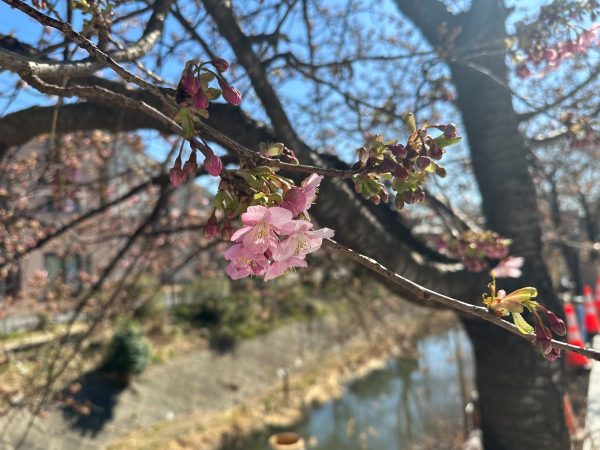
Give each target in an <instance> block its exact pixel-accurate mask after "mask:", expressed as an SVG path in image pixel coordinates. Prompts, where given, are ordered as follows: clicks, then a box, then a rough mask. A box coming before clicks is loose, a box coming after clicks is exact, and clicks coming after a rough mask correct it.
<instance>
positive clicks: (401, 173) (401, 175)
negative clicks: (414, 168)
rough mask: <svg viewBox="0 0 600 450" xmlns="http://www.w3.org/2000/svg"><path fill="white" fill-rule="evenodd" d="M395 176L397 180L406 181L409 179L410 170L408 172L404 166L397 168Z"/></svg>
mask: <svg viewBox="0 0 600 450" xmlns="http://www.w3.org/2000/svg"><path fill="white" fill-rule="evenodd" d="M394 175H395V176H396V178H398V179H400V180H402V181H404V180H406V179H407V178H408V170H406V169H405V168H404V167H402V166H397V167H396V170H395V171H394Z"/></svg>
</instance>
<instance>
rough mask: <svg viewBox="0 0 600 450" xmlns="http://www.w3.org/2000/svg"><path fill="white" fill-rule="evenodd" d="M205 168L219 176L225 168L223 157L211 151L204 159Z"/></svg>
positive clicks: (213, 174)
mask: <svg viewBox="0 0 600 450" xmlns="http://www.w3.org/2000/svg"><path fill="white" fill-rule="evenodd" d="M204 169H205V170H206V171H207V172H208V173H209V174H211V175H212V176H213V177H218V176H219V175H220V174H221V170H223V163H222V162H221V158H219V157H218V156H217V155H215V154H214V153H211V154H210V155H208V156H207V157H206V159H205V160H204Z"/></svg>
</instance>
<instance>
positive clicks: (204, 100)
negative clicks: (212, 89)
mask: <svg viewBox="0 0 600 450" xmlns="http://www.w3.org/2000/svg"><path fill="white" fill-rule="evenodd" d="M192 101H193V103H194V108H196V109H206V108H208V97H207V96H206V93H205V92H204V90H203V89H202V88H200V89H198V92H196V93H195V94H194V96H193V97H192Z"/></svg>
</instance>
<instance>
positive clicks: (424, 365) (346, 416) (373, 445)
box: [244, 327, 473, 450]
mask: <svg viewBox="0 0 600 450" xmlns="http://www.w3.org/2000/svg"><path fill="white" fill-rule="evenodd" d="M457 346H458V351H457ZM417 347H418V350H419V356H418V358H416V359H411V358H398V359H393V360H390V361H389V363H388V364H387V366H386V367H385V368H384V369H381V370H378V371H376V372H373V373H371V374H370V375H369V376H367V377H366V378H364V379H361V380H359V381H356V382H354V383H353V384H351V385H349V386H347V387H346V390H345V392H344V395H343V396H342V397H341V398H339V399H338V400H336V401H333V402H331V403H327V404H325V405H322V406H319V407H316V408H314V409H313V410H311V412H310V413H309V415H308V417H307V419H306V420H305V421H304V422H303V423H301V424H299V425H298V426H297V427H296V428H295V429H293V430H289V431H295V432H297V433H299V434H300V435H302V436H303V437H304V439H305V440H307V442H308V443H309V444H310V445H308V446H307V448H308V449H315V450H401V449H416V448H419V449H430V448H431V449H446V448H447V449H451V448H455V447H454V446H455V445H458V442H460V441H461V439H462V430H463V418H464V416H463V411H464V408H463V404H464V403H463V396H464V393H462V391H463V390H464V391H465V392H466V393H467V394H468V393H469V392H471V390H472V389H473V360H472V352H471V347H470V343H469V341H468V338H467V337H466V335H465V333H464V332H463V331H462V329H461V328H458V327H457V328H454V329H451V330H449V331H446V332H443V333H441V334H439V335H437V336H429V337H427V338H425V339H422V340H420V341H419V342H418V344H417ZM458 361H460V364H459V362H458ZM461 371H462V373H463V375H462V377H461V375H460V372H461ZM461 378H462V379H463V380H464V383H463V386H464V389H461V382H460V379H461ZM244 448H245V449H247V450H267V448H268V447H267V445H266V443H265V438H264V437H261V438H257V439H256V440H255V442H252V443H250V444H249V445H248V446H244Z"/></svg>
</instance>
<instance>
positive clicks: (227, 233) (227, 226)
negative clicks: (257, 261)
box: [221, 220, 233, 241]
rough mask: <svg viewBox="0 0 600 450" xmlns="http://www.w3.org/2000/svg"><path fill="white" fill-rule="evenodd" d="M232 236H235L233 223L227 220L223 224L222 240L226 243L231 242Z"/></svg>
mask: <svg viewBox="0 0 600 450" xmlns="http://www.w3.org/2000/svg"><path fill="white" fill-rule="evenodd" d="M231 236H233V228H232V226H231V221H229V220H225V222H224V223H223V228H221V239H223V240H224V241H230V240H231Z"/></svg>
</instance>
